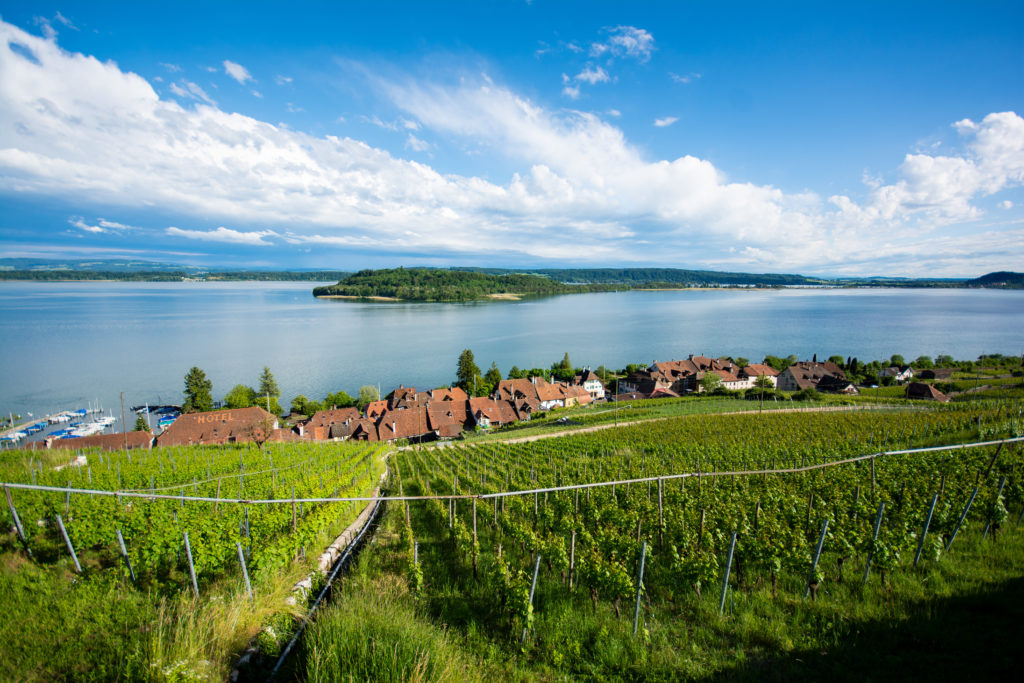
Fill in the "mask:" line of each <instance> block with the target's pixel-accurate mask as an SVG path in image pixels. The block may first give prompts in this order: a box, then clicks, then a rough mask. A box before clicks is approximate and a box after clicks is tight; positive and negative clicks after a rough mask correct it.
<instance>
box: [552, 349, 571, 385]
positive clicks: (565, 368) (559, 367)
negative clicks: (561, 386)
mask: <svg viewBox="0 0 1024 683" xmlns="http://www.w3.org/2000/svg"><path fill="white" fill-rule="evenodd" d="M551 374H553V375H554V376H555V377H556V378H558V379H560V380H562V381H567V380H570V379H572V376H573V369H572V361H571V360H569V352H568V351H566V352H565V356H563V357H562V360H560V361H558V362H557V363H553V364H552V365H551Z"/></svg>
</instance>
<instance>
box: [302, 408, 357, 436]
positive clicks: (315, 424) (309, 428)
mask: <svg viewBox="0 0 1024 683" xmlns="http://www.w3.org/2000/svg"><path fill="white" fill-rule="evenodd" d="M360 417H362V415H360V413H359V411H358V410H357V409H355V408H351V407H349V408H334V409H332V410H319V411H317V412H316V413H314V415H313V417H311V418H309V420H307V421H306V422H305V423H303V424H302V425H301V426H300V428H299V435H300V436H305V435H306V433H309V432H312V434H311V438H314V439H315V438H317V436H315V434H316V433H317V432H316V430H318V429H319V430H323V431H322V432H320V433H327V432H330V430H331V426H332V425H335V424H338V423H347V422H350V421H352V420H358V419H359V418H360ZM319 438H326V437H319Z"/></svg>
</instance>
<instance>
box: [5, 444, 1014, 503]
mask: <svg viewBox="0 0 1024 683" xmlns="http://www.w3.org/2000/svg"><path fill="white" fill-rule="evenodd" d="M1022 441H1024V436H1017V437H1011V438H1008V439H996V440H993V441H976V442H972V443H961V444H951V445H947V446H928V447H924V448H906V449H901V450H895V451H878V452H876V453H868V454H865V455H858V456H855V457H852V458H844V459H842V460H832V461H830V462H823V463H817V464H814V465H803V466H800V467H783V468H768V469H753V470H729V471H721V472H718V471H716V472H700V471H698V472H681V473H676V474H659V475H654V476H650V477H637V478H635V479H618V480H615V481H598V482H588V483H584V484H567V485H563V486H549V487H545V488H534V489H522V490H516V491H499V492H496V493H462V494H439V495H429V496H404V495H403V496H349V497H319V498H219V497H214V496H185V495H169V494H160V493H153V492H150V493H147V492H142V491H138V490H118V491H108V490H105V489H80V488H72V487H67V486H45V485H42V484H21V483H15V482H4V483H2V484H0V486H2V487H3V488H5V489H23V490H28V491H52V492H54V493H65V494H76V495H90V496H115V497H117V498H119V499H120V498H141V499H146V500H173V501H181V502H192V503H225V504H240V505H282V504H287V505H291V504H292V503H352V502H375V501H417V500H468V499H474V498H475V499H479V500H484V499H488V498H507V497H512V496H526V495H533V494H535V493H554V492H557V491H573V490H578V489H590V488H601V487H605V486H621V485H623V484H638V483H641V484H642V483H644V482H648V481H652V482H653V481H659V480H660V481H670V480H674V479H688V478H704V477H736V476H751V475H769V474H772V475H775V474H799V473H801V472H812V471H814V470H821V469H826V468H829V467H838V466H841V465H850V464H853V463H857V462H863V461H866V460H872V459H874V458H881V457H884V456H893V455H912V454H916V453H936V452H942V451H955V450H966V449H968V448H985V447H988V446H998V445H1000V444H1010V443H1019V442H1022ZM188 485H189V486H191V485H192V483H189V484H188Z"/></svg>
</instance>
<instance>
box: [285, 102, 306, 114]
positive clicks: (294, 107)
mask: <svg viewBox="0 0 1024 683" xmlns="http://www.w3.org/2000/svg"><path fill="white" fill-rule="evenodd" d="M285 109H287V110H288V111H290V112H291V113H293V114H297V113H299V112H300V111H306V110H305V109H303V108H302V107H300V106H298V105H295V104H292V103H291V102H287V103H285Z"/></svg>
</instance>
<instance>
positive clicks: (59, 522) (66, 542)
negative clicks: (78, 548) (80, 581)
mask: <svg viewBox="0 0 1024 683" xmlns="http://www.w3.org/2000/svg"><path fill="white" fill-rule="evenodd" d="M56 517H57V528H58V529H60V535H61V536H63V537H64V545H66V546H67V548H68V553H70V555H71V559H72V560H74V562H75V571H76V572H78V573H79V574H81V573H82V565H80V564H79V563H78V555H76V554H75V546H73V545H71V537H70V536H68V530H67V529H65V528H64V520H63V519H61V518H60V515H57V516H56Z"/></svg>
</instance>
